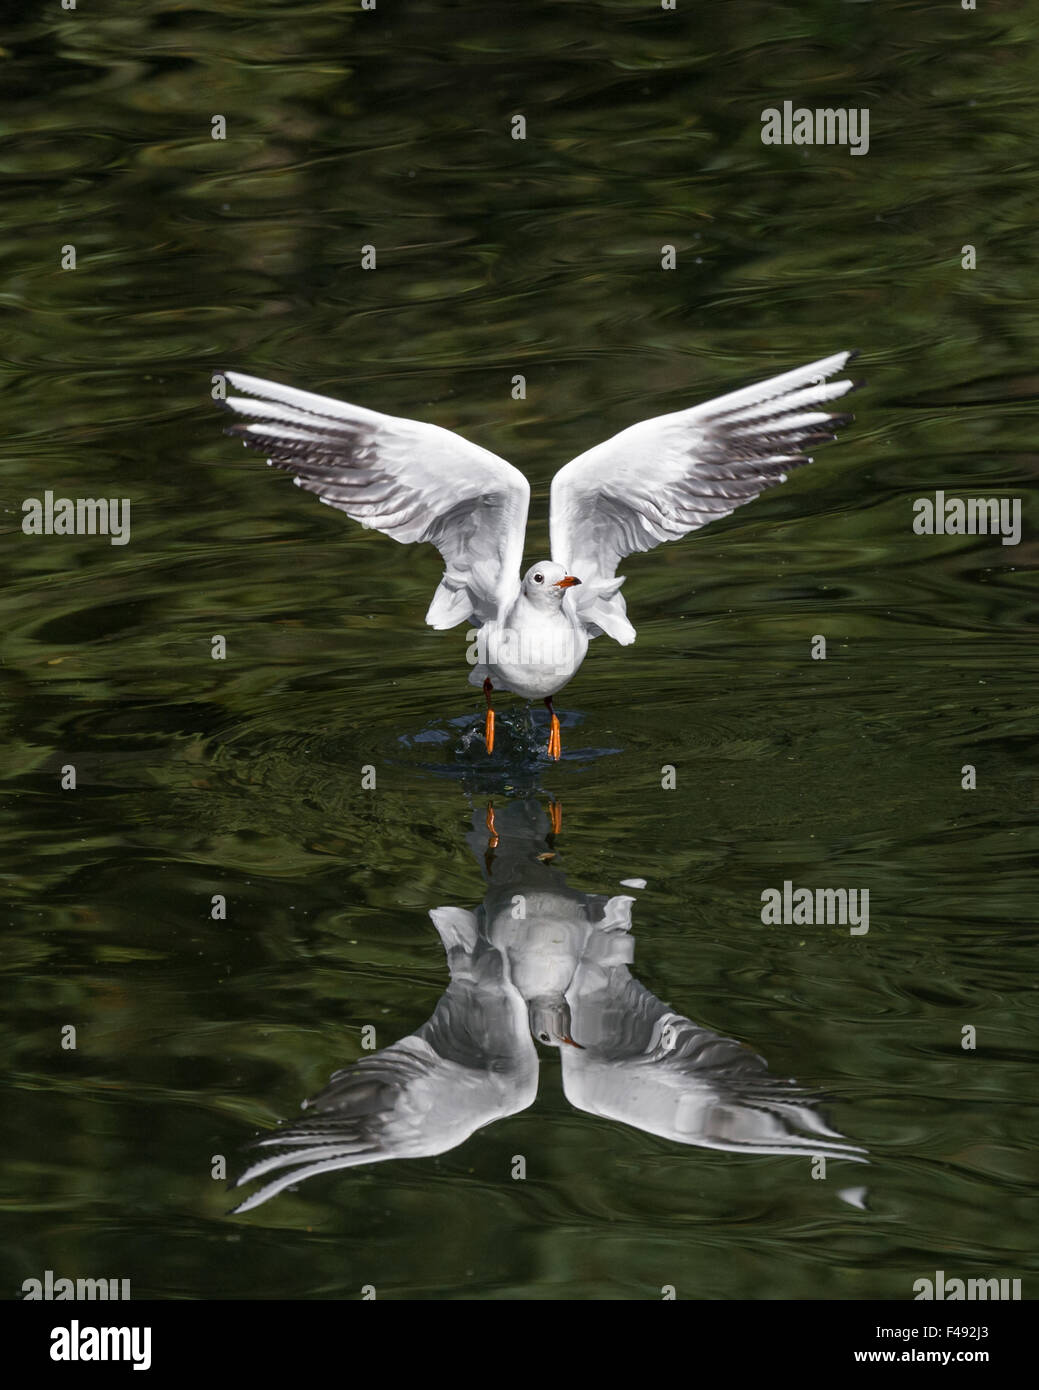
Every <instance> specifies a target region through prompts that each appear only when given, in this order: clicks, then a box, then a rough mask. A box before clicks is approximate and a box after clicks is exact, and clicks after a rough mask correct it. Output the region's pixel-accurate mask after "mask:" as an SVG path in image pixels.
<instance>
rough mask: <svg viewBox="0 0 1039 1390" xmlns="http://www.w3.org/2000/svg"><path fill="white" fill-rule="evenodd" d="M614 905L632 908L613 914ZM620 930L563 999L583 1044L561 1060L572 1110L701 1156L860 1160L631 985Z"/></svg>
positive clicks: (813, 1115)
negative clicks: (712, 1152)
mask: <svg viewBox="0 0 1039 1390" xmlns="http://www.w3.org/2000/svg"><path fill="white" fill-rule="evenodd" d="M622 901H627V902H629V903H630V901H631V900H630V899H626V900H622V899H619V898H618V899H614V900H612V902H611V906H612V904H613V903H616V904H620V903H621V902H622ZM609 916H610V913H609V912H607V918H609ZM614 916H615V917H616V916H617V914H614ZM606 925H607V927H610V923H609V922H607V924H606ZM618 928H621V929H622V928H623V921H622V920H620V918H619V917H618V920H616V921H614V922H613V924H612V927H610V930H609V931H608V933H607V935H605V936H602V935H600V936H599V937H593V938H592V941H591V943H590V949H589V951H588V952H587V953H586V956H585V958H584V959H583V960H582V963H581V966H580V967H579V969H578V972H577V974H576V975H575V978H574V981H573V983H572V985H571V987H570V989H569V990H568V991H567V998H568V1000H569V1002H570V1008H571V1017H572V1032H573V1035H574V1037H575V1038H576V1039H577V1041H578V1042H579V1043H580V1044H581V1047H580V1049H578V1048H573V1047H564V1048H562V1049H561V1050H560V1051H561V1061H562V1067H563V1091H564V1093H565V1095H566V1098H567V1100H568V1101H569V1102H570V1104H571V1105H573V1106H575V1107H576V1108H577V1109H578V1110H585V1111H588V1112H589V1113H590V1114H592V1115H602V1116H604V1117H605V1118H607V1119H611V1120H620V1121H621V1122H622V1123H623V1124H628V1125H632V1126H633V1127H634V1128H635V1129H641V1130H645V1131H646V1132H647V1133H649V1134H658V1135H660V1136H662V1137H663V1138H665V1139H672V1140H676V1141H677V1142H678V1143H680V1144H694V1145H698V1146H699V1147H701V1148H709V1149H723V1150H729V1151H734V1152H751V1153H768V1154H778V1153H796V1154H813V1155H814V1154H826V1155H829V1156H831V1157H834V1158H850V1159H858V1160H862V1159H863V1150H861V1149H857V1148H855V1147H853V1146H852V1145H850V1144H847V1143H844V1142H843V1141H842V1137H841V1135H839V1134H838V1133H837V1132H836V1130H833V1129H830V1128H829V1127H828V1126H827V1125H826V1124H825V1123H824V1122H823V1120H822V1119H821V1117H820V1116H819V1114H818V1113H817V1111H816V1110H815V1109H814V1108H813V1106H812V1104H811V1100H810V1097H808V1096H807V1095H806V1094H805V1093H804V1092H803V1091H802V1090H800V1089H799V1088H798V1087H797V1086H796V1085H795V1084H794V1083H793V1082H790V1081H785V1080H783V1079H782V1078H779V1077H775V1076H772V1075H771V1074H770V1073H769V1071H768V1068H767V1066H766V1064H765V1062H764V1061H763V1059H762V1058H761V1057H759V1056H757V1054H756V1053H753V1052H751V1051H749V1049H747V1048H745V1047H743V1046H742V1044H740V1043H738V1042H736V1041H735V1040H734V1039H732V1038H723V1037H721V1036H720V1035H719V1034H718V1033H712V1032H711V1031H710V1030H709V1029H707V1028H700V1027H698V1026H697V1025H696V1024H695V1023H693V1022H692V1021H691V1020H690V1019H688V1018H683V1017H682V1015H681V1014H677V1013H675V1012H674V1010H673V1009H670V1008H669V1007H668V1006H667V1005H666V1004H663V1003H661V1001H660V1000H659V999H657V997H656V996H655V995H653V994H651V993H650V992H649V990H648V989H646V988H645V986H644V985H641V984H640V983H639V981H638V980H636V979H634V978H633V976H632V975H631V973H630V972H629V970H628V968H627V965H626V964H624V963H623V955H624V952H623V949H622V941H623V938H622V937H620V936H619V935H618ZM597 954H598V955H599V956H600V959H599V960H596V955H597ZM629 958H630V953H629Z"/></svg>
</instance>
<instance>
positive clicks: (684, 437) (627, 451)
mask: <svg viewBox="0 0 1039 1390" xmlns="http://www.w3.org/2000/svg"><path fill="white" fill-rule="evenodd" d="M852 355H853V354H852V353H850V352H838V353H836V354H835V355H834V356H833V357H824V358H821V359H820V361H818V362H810V363H809V364H808V365H807V366H806V367H798V368H797V370H796V371H793V372H786V373H784V375H782V376H776V377H772V379H771V380H770V381H762V382H759V383H758V384H757V385H756V386H748V387H746V388H745V389H744V390H742V391H733V392H731V394H729V395H727V396H719V397H718V399H717V400H714V401H708V402H707V403H706V404H705V405H698V406H694V407H693V408H692V409H691V410H680V411H677V412H675V414H673V415H658V416H657V417H656V418H655V419H652V420H643V421H641V423H639V424H637V425H631V426H630V427H629V428H628V429H626V430H622V431H621V433H620V434H616V435H614V437H613V438H612V439H608V440H607V441H606V442H605V443H604V444H599V445H597V446H596V447H595V448H594V449H589V450H588V452H587V453H584V454H581V455H580V456H579V457H578V458H575V459H573V460H572V462H570V463H568V464H567V465H566V466H565V467H564V468H561V469H560V470H559V472H558V473H557V474H556V476H555V478H554V479H553V480H552V507H551V537H552V559H553V560H555V561H556V562H557V564H560V565H563V566H564V568H565V569H566V570H567V571H568V572H569V573H571V574H575V575H576V576H577V577H578V579H580V580H581V587H580V588H579V589H575V590H574V591H573V593H574V600H573V601H574V602H575V603H576V604H577V610H578V612H579V613H580V614H581V616H582V617H583V618H584V620H585V622H586V624H587V625H588V627H589V629H590V631H591V634H592V636H598V635H599V633H600V632H606V633H608V634H609V635H610V636H611V637H612V638H614V640H615V641H617V642H620V643H622V644H624V645H625V646H626V645H627V644H628V643H629V642H634V640H635V629H634V628H633V627H632V625H631V623H630V622H629V621H628V619H627V617H626V616H625V605H624V599H623V598H622V597H621V595H620V592H619V590H620V586H621V584H623V582H624V580H623V579H619V578H617V577H616V575H617V566H618V565H619V564H620V562H621V560H623V559H624V557H625V556H626V555H632V554H634V553H635V552H636V551H639V550H652V549H653V548H654V546H657V545H660V544H661V543H662V542H663V541H674V540H678V539H679V538H680V537H682V536H686V535H688V534H689V532H690V531H695V530H696V529H697V528H698V527H700V526H706V525H707V523H708V522H710V521H715V520H717V518H718V517H720V516H727V515H728V514H729V513H730V512H732V511H735V509H736V508H737V507H741V506H742V505H743V504H744V502H749V501H751V500H752V498H755V497H757V496H758V494H759V493H761V492H763V491H764V490H765V488H768V487H774V486H775V485H776V483H783V482H786V475H787V474H788V473H789V472H790V470H791V469H793V468H799V467H800V466H801V465H802V464H805V463H810V462H811V459H810V458H808V457H807V456H806V455H805V450H806V449H809V448H811V447H812V446H813V445H815V444H819V443H822V442H823V441H824V440H828V439H833V437H834V430H836V429H837V428H838V427H839V426H840V425H843V424H846V423H847V422H848V420H850V419H851V416H850V415H830V414H828V413H827V411H826V410H825V409H824V408H823V407H824V406H826V405H827V404H828V403H829V402H830V401H833V400H836V399H837V398H838V397H839V396H843V395H844V393H845V392H846V391H850V390H851V389H852V387H853V386H855V385H856V383H855V382H853V381H834V382H830V383H829V384H827V378H828V377H831V376H833V375H834V374H835V373H836V372H839V371H841V370H843V368H844V367H845V366H846V365H847V363H848V361H849V359H850V358H851V357H852Z"/></svg>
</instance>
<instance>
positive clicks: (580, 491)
mask: <svg viewBox="0 0 1039 1390" xmlns="http://www.w3.org/2000/svg"><path fill="white" fill-rule="evenodd" d="M854 356H855V354H854V353H853V352H838V353H835V354H834V355H833V356H831V357H823V358H821V359H820V360H819V361H817V362H810V363H808V365H807V366H804V367H798V368H797V369H796V370H794V371H791V372H785V373H784V374H783V375H781V376H774V377H771V378H770V379H769V380H767V381H762V382H759V383H758V384H757V385H755V386H748V387H745V388H743V389H742V390H739V391H733V392H730V393H729V394H728V395H725V396H719V397H718V398H717V399H715V400H713V401H708V402H707V403H706V404H704V405H697V406H693V407H692V408H691V409H689V410H679V411H675V412H673V413H672V414H668V415H658V416H655V417H654V418H652V419H649V420H642V421H640V422H639V423H638V424H634V425H630V426H629V427H628V428H627V429H624V430H621V432H620V433H619V434H616V435H614V436H613V437H612V438H611V439H608V440H606V441H605V443H602V444H597V445H596V446H595V447H594V448H593V449H589V450H588V451H587V452H586V453H583V454H580V455H579V456H578V457H577V458H575V459H572V460H571V462H570V463H568V464H566V465H565V466H564V467H563V468H561V469H560V470H559V472H558V473H557V474H556V475H555V478H554V479H553V480H552V491H551V499H550V540H551V549H552V558H551V559H550V560H540V561H538V563H537V564H534V565H531V566H530V568H529V569H528V570H527V571H526V573H525V574H522V575H521V570H520V567H521V564H522V558H523V548H524V538H525V534H526V525H527V511H528V508H529V504H530V486H529V484H528V483H527V480H526V478H525V477H524V476H523V474H522V473H520V472H519V470H518V469H516V468H514V467H513V466H512V465H511V464H510V463H506V461H505V460H504V459H502V458H499V457H498V456H497V455H496V454H492V453H490V452H488V450H486V449H483V448H481V447H480V446H479V445H477V444H472V443H470V442H469V440H467V439H463V438H462V437H461V436H460V435H458V434H455V433H453V432H452V431H451V430H446V429H442V428H441V427H440V426H439V425H430V424H426V423H423V422H422V421H418V420H405V419H401V418H398V417H396V416H393V415H382V414H380V413H379V412H378V411H375V410H368V409H366V408H365V407H363V406H357V405H348V404H347V403H346V402H344V401H339V400H334V399H333V398H332V397H330V396H320V395H315V394H314V393H313V392H311V391H302V390H299V389H297V388H295V387H291V386H283V385H281V384H279V383H278V382H273V381H266V380H263V379H262V378H260V377H255V376H247V375H246V374H244V373H242V372H232V371H225V372H222V373H221V374H220V375H221V376H222V377H223V378H224V379H225V380H226V382H227V383H229V384H230V386H231V388H232V390H233V391H235V392H238V393H241V394H237V395H228V396H227V397H226V398H225V399H224V400H223V401H221V402H220V404H222V405H223V406H225V407H226V408H227V409H228V410H230V411H233V412H234V413H235V414H236V415H238V416H240V417H241V419H240V420H237V421H236V422H235V423H234V424H233V425H232V426H231V427H230V428H229V429H228V431H227V432H228V433H229V434H232V435H236V436H238V437H240V438H241V439H242V440H243V441H244V442H245V444H246V445H248V446H250V447H252V448H254V449H260V450H262V451H263V452H264V453H266V455H267V462H268V464H270V465H271V466H273V467H275V468H283V469H286V470H288V471H289V472H290V473H293V474H295V482H296V486H297V487H301V488H303V489H305V490H306V491H307V492H312V493H314V494H315V495H316V496H317V498H318V499H319V500H320V501H321V502H324V503H325V504H326V505H327V506H330V507H335V508H337V509H338V510H339V511H343V512H346V514H347V516H349V517H351V518H352V519H353V520H354V521H358V522H360V523H361V525H362V526H364V527H365V528H366V529H374V530H377V531H382V532H383V533H384V534H385V535H388V536H392V537H393V539H394V540H395V541H399V542H401V543H402V544H405V545H407V544H414V543H418V542H428V543H430V544H432V545H435V546H436V548H437V549H438V550H439V551H440V554H441V556H442V557H443V560H444V577H443V578H442V579H441V581H440V584H439V585H438V587H437V590H436V593H435V594H434V595H433V601H432V603H431V604H430V606H429V611H428V612H427V613H426V622H427V623H428V624H429V626H430V627H432V628H436V629H439V630H444V629H447V628H452V627H455V626H457V625H458V624H459V623H469V624H470V625H471V627H472V628H473V629H475V638H476V640H475V643H471V644H470V651H469V653H468V656H469V660H470V664H471V665H472V666H473V670H472V672H471V674H470V676H469V682H470V684H471V685H476V686H482V688H483V692H484V695H485V697H486V702H487V709H486V718H485V725H484V738H485V742H486V746H487V751H488V753H491V752H493V750H494V714H495V712H494V709H493V707H492V704H491V696H492V694H493V693H494V692H495V691H502V690H505V691H511V692H513V693H514V694H516V695H519V696H521V697H522V698H524V699H526V700H543V701H544V703H545V706H546V708H547V709H548V712H549V715H550V716H551V719H550V726H549V727H550V733H549V742H548V749H547V752H548V756H549V757H550V758H553V759H558V758H559V757H560V754H561V751H562V750H561V738H560V727H559V718H558V716H557V714H556V711H555V706H554V704H553V696H555V695H557V694H558V693H559V691H560V690H562V688H563V687H564V686H565V685H566V684H567V683H568V682H569V681H570V680H572V679H573V677H574V675H575V674H576V672H577V670H578V668H579V667H580V665H581V663H582V661H583V660H584V658H585V655H586V653H587V651H588V643H589V641H590V640H591V639H593V638H595V637H600V636H602V635H603V634H604V633H605V634H606V635H607V636H608V637H612V638H613V640H614V641H615V642H619V643H620V644H621V645H622V646H627V645H629V644H630V643H632V642H634V640H635V629H634V628H633V627H632V625H631V623H630V622H629V621H628V617H627V609H626V605H625V602H624V599H623V597H622V596H621V593H620V588H621V585H622V584H623V583H624V576H623V575H618V573H617V568H618V566H619V565H620V563H621V561H622V560H623V559H625V558H626V557H627V556H629V555H633V554H635V553H636V552H638V551H643V550H652V549H653V548H654V547H656V546H658V545H660V544H662V543H663V542H664V541H674V540H679V539H680V538H681V537H683V536H686V535H688V534H689V533H690V532H691V531H696V530H698V529H699V528H700V527H701V526H706V525H707V524H708V523H709V522H712V521H716V520H717V519H718V518H719V517H722V516H728V515H729V514H730V512H733V511H735V509H736V508H737V507H740V506H742V505H743V504H744V503H745V502H750V501H751V500H752V499H753V498H755V497H757V496H758V494H759V493H761V492H763V491H764V490H765V489H766V488H768V487H774V486H775V485H776V484H778V483H784V482H786V479H787V475H788V473H789V472H790V471H791V470H792V469H794V468H799V467H801V466H802V465H803V464H806V463H810V462H811V458H810V457H809V456H808V455H807V454H806V453H805V450H806V449H808V448H810V447H812V446H813V445H815V444H819V443H822V442H824V441H827V440H831V439H833V438H835V431H836V430H837V429H838V428H840V427H841V426H843V425H845V424H847V423H848V422H849V421H850V420H851V419H852V418H853V416H851V415H847V414H843V415H840V414H839V415H831V414H830V413H828V411H827V409H826V408H825V407H827V406H828V405H829V403H830V402H831V401H835V400H837V399H838V398H839V397H841V396H843V395H844V394H845V393H846V392H848V391H851V390H852V389H853V388H854V387H856V386H858V385H860V384H861V383H859V382H856V381H851V380H848V379H846V378H845V379H839V380H836V381H831V380H830V378H831V377H834V376H836V375H837V374H838V373H840V372H842V371H843V370H844V368H845V366H846V365H847V363H848V362H849V361H850V360H851V358H852V357H854Z"/></svg>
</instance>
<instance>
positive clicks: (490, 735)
mask: <svg viewBox="0 0 1039 1390" xmlns="http://www.w3.org/2000/svg"><path fill="white" fill-rule="evenodd" d="M493 689H494V686H493V685H492V684H491V678H490V676H488V677H487V679H486V680H485V681H484V683H483V693H484V695H485V696H486V697H487V723H486V724H485V725H484V732H483V737H484V742H485V743H486V744H487V751H488V753H493V752H494V710H492V709H491V691H492V690H493Z"/></svg>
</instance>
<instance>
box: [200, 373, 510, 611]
mask: <svg viewBox="0 0 1039 1390" xmlns="http://www.w3.org/2000/svg"><path fill="white" fill-rule="evenodd" d="M224 375H225V376H226V378H227V380H228V381H229V382H230V384H231V387H232V388H233V389H234V390H235V391H241V392H244V393H245V394H244V395H241V396H228V398H227V400H226V401H225V402H223V404H224V405H226V406H227V407H228V408H229V409H230V410H233V411H235V412H236V413H237V414H238V415H240V416H242V417H243V418H242V420H241V421H240V422H237V423H235V424H234V425H232V426H231V428H230V429H229V431H228V433H229V434H235V435H238V436H239V437H240V438H241V439H244V440H245V442H246V444H249V445H251V446H252V447H253V448H254V449H261V450H263V452H264V453H266V454H267V461H268V462H269V463H271V464H273V465H274V466H275V467H276V468H286V469H288V470H289V471H290V472H291V473H294V474H295V475H296V486H297V487H301V488H305V489H306V490H307V491H308V492H313V493H314V494H315V495H316V496H317V497H319V498H320V500H321V501H322V502H325V503H327V504H328V505H329V506H330V507H337V508H338V509H339V510H340V511H343V512H346V514H347V516H350V517H352V518H353V519H354V521H359V522H360V523H361V525H362V526H365V527H367V528H369V529H374V530H376V531H382V532H383V533H384V534H385V535H387V536H392V537H393V539H394V540H396V541H400V542H402V543H409V542H414V541H428V542H429V543H430V544H431V545H435V546H436V548H437V549H438V550H439V551H440V553H441V555H442V556H443V557H444V564H445V572H444V578H443V579H442V581H441V583H440V586H439V588H438V589H437V591H436V594H435V595H434V598H433V602H432V604H431V605H430V608H429V612H428V613H427V614H426V622H427V623H429V625H430V626H431V627H435V628H448V627H454V626H455V624H456V623H461V622H465V621H466V620H468V619H470V618H474V619H475V620H476V621H477V622H480V623H483V622H486V621H488V620H489V619H491V618H495V617H499V616H501V617H504V614H505V611H506V610H507V609H508V607H509V606H510V605H511V604H512V603H513V601H514V600H515V598H516V596H517V594H518V593H519V582H520V581H519V569H520V562H521V560H522V558H523V538H524V533H525V529H526V525H527V507H528V505H529V502H530V488H529V486H528V485H527V480H526V478H524V476H523V474H522V473H520V472H519V471H518V470H517V469H515V468H513V467H512V465H511V464H510V463H506V462H505V460H504V459H500V458H498V457H497V455H495V454H491V453H488V451H487V450H486V449H481V448H480V447H479V446H478V445H476V444H470V443H469V441H468V440H466V439H463V438H462V437H461V436H460V435H457V434H453V433H452V432H451V431H450V430H445V429H441V428H440V427H439V426H438V425H426V424H422V423H420V422H419V421H417V420H402V419H398V418H397V417H395V416H392V415H380V414H379V413H378V412H377V411H374V410H364V409H362V407H360V406H356V405H347V404H346V403H345V402H343V401H337V400H333V399H332V398H331V397H330V396H317V395H314V394H313V393H312V392H310V391H298V390H295V389H294V388H293V387H291V386H280V385H278V384H277V383H276V382H273V381H263V380H261V379H260V378H259V377H255V376H245V375H243V374H242V373H241V372H225V373H224Z"/></svg>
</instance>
